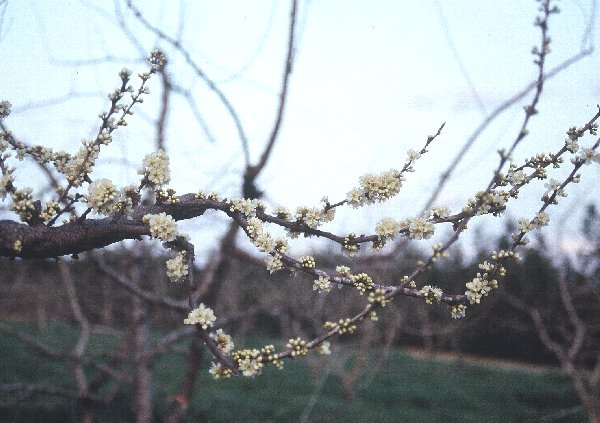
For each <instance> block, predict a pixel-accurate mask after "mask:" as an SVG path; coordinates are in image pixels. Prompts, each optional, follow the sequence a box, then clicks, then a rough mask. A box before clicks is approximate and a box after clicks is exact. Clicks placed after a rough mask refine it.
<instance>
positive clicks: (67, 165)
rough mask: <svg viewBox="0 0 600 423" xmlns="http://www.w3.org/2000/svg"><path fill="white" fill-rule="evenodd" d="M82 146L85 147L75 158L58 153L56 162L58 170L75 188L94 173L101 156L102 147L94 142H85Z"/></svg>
mask: <svg viewBox="0 0 600 423" xmlns="http://www.w3.org/2000/svg"><path fill="white" fill-rule="evenodd" d="M82 144H83V147H81V148H80V149H79V151H78V152H77V154H75V155H74V156H71V155H68V154H66V153H57V155H56V156H55V160H54V164H55V167H56V170H58V171H59V172H60V173H62V174H63V175H65V177H66V178H67V182H69V183H70V184H71V185H72V186H74V187H78V186H80V185H81V184H82V183H83V182H84V180H85V176H86V175H87V174H89V173H90V172H91V171H92V169H93V167H94V165H95V164H96V159H97V158H98V155H99V154H100V146H98V145H97V144H95V143H94V142H90V141H86V140H83V141H82Z"/></svg>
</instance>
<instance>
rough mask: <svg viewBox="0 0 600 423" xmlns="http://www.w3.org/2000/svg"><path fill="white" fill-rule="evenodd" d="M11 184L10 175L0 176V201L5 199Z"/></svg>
mask: <svg viewBox="0 0 600 423" xmlns="http://www.w3.org/2000/svg"><path fill="white" fill-rule="evenodd" d="M12 183H13V176H12V175H11V174H10V173H6V174H5V175H1V176H0V199H5V198H6V194H7V193H8V191H7V188H8V186H9V185H10V184H12Z"/></svg>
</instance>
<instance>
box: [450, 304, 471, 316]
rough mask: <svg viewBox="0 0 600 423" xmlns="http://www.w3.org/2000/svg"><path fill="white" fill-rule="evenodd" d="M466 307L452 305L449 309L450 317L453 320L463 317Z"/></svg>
mask: <svg viewBox="0 0 600 423" xmlns="http://www.w3.org/2000/svg"><path fill="white" fill-rule="evenodd" d="M466 311H467V306H466V305H464V304H454V305H452V306H451V307H450V315H451V316H452V318H453V319H460V318H462V317H465V314H466Z"/></svg>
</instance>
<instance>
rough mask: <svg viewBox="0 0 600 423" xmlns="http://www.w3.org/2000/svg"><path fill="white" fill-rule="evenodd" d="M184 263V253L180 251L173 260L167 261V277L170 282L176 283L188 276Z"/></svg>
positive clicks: (186, 266)
mask: <svg viewBox="0 0 600 423" xmlns="http://www.w3.org/2000/svg"><path fill="white" fill-rule="evenodd" d="M185 261H186V254H185V251H180V252H179V253H177V256H176V257H175V258H173V259H170V260H167V262H166V265H167V276H168V277H169V279H170V280H171V281H172V282H177V281H179V280H181V278H183V277H184V276H186V275H187V274H188V265H187V264H186V263H185Z"/></svg>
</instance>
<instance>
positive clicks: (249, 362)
mask: <svg viewBox="0 0 600 423" xmlns="http://www.w3.org/2000/svg"><path fill="white" fill-rule="evenodd" d="M233 358H234V359H235V361H236V363H237V365H238V369H239V370H240V371H241V372H242V375H243V376H247V377H252V376H256V375H258V374H260V373H261V372H262V369H263V367H264V366H265V365H264V363H263V356H262V354H261V352H260V351H259V350H257V349H256V348H254V349H251V350H250V349H245V350H241V351H236V352H234V353H233Z"/></svg>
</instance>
